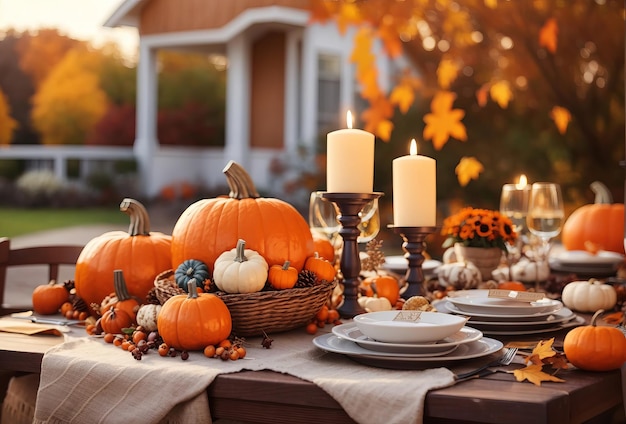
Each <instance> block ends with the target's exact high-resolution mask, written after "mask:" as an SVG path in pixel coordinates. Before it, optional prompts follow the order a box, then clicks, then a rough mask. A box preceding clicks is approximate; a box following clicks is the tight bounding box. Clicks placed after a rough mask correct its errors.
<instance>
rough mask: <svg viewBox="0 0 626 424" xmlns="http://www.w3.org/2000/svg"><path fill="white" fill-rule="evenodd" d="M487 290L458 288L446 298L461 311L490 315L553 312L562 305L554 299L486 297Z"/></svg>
mask: <svg viewBox="0 0 626 424" xmlns="http://www.w3.org/2000/svg"><path fill="white" fill-rule="evenodd" d="M488 294H489V290H458V291H453V292H450V294H448V298H447V299H448V300H449V301H450V302H452V303H453V304H454V306H456V307H457V308H458V309H460V310H462V311H463V312H471V313H481V314H491V315H533V314H541V313H553V312H556V311H558V310H559V309H561V308H562V307H563V304H562V303H561V302H560V301H558V300H554V299H549V298H543V299H541V300H538V301H536V302H518V301H515V300H508V299H500V298H494V297H488Z"/></svg>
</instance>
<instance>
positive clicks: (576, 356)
mask: <svg viewBox="0 0 626 424" xmlns="http://www.w3.org/2000/svg"><path fill="white" fill-rule="evenodd" d="M602 312H604V310H602V309H600V310H599V311H597V312H596V313H595V314H594V315H593V317H592V318H591V324H590V325H585V326H582V327H576V328H574V329H573V330H570V331H569V333H567V334H566V335H565V339H564V340H563V351H564V352H565V356H566V357H567V359H568V361H570V362H571V363H572V364H573V365H574V366H576V367H578V368H580V369H582V370H586V371H610V370H616V369H619V368H620V367H621V366H622V364H624V362H626V337H624V333H622V332H621V331H620V330H619V329H617V328H616V327H609V326H597V325H596V320H597V319H598V317H599V316H600V314H601V313H602Z"/></svg>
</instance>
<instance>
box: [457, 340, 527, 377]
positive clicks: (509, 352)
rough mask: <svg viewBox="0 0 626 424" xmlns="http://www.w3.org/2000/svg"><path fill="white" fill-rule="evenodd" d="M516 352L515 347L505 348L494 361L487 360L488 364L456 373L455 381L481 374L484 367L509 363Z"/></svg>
mask: <svg viewBox="0 0 626 424" xmlns="http://www.w3.org/2000/svg"><path fill="white" fill-rule="evenodd" d="M516 354H517V348H516V347H512V348H507V350H506V352H504V355H502V356H501V357H500V358H498V359H496V360H495V361H492V362H489V363H488V364H486V365H483V366H482V367H480V368H476V369H475V370H472V371H468V372H464V373H462V374H457V375H456V381H462V380H467V379H468V378H471V377H474V376H477V375H479V374H481V372H482V371H485V370H486V369H488V368H491V367H502V366H505V365H509V364H510V363H511V362H513V358H515V355H516Z"/></svg>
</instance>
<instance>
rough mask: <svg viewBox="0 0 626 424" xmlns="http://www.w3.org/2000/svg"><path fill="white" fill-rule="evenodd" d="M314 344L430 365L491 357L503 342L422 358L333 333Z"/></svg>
mask: <svg viewBox="0 0 626 424" xmlns="http://www.w3.org/2000/svg"><path fill="white" fill-rule="evenodd" d="M313 344H314V345H315V346H317V347H318V348H320V349H322V350H325V351H326V352H332V353H339V354H342V355H347V356H350V357H354V358H360V359H376V360H384V361H385V362H394V361H399V362H409V363H429V364H432V363H433V362H441V363H443V362H449V361H460V360H463V359H472V358H480V357H483V356H487V355H490V354H492V353H495V352H497V351H499V350H500V349H502V347H503V344H502V342H500V341H498V340H494V339H490V338H488V337H482V338H481V339H480V340H476V341H474V342H470V343H465V344H462V345H460V346H458V347H457V348H456V349H454V350H453V351H452V352H450V353H448V354H446V355H442V356H422V355H412V354H392V353H386V352H376V351H372V350H368V349H365V348H362V347H361V346H359V345H358V344H356V343H354V342H352V341H350V340H346V339H343V338H341V337H338V336H336V335H334V334H333V333H327V334H323V335H321V336H317V337H315V338H314V339H313Z"/></svg>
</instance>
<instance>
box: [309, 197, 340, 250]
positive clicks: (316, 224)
mask: <svg viewBox="0 0 626 424" xmlns="http://www.w3.org/2000/svg"><path fill="white" fill-rule="evenodd" d="M322 193H323V192H322V191H314V192H313V193H311V198H310V201H309V227H310V228H311V231H314V232H317V233H320V234H324V235H325V236H326V237H328V238H329V239H330V240H331V241H334V239H335V237H336V236H337V235H338V234H339V230H340V228H341V224H340V223H339V221H337V216H339V209H338V208H337V205H335V204H334V203H333V202H331V201H328V200H326V199H324V198H323V197H322ZM333 244H334V243H333Z"/></svg>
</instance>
